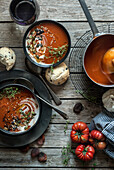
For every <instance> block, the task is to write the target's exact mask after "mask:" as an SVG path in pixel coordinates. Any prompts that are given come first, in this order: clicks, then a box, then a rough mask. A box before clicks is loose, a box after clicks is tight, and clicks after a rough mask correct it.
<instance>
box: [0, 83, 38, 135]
mask: <svg viewBox="0 0 114 170" xmlns="http://www.w3.org/2000/svg"><path fill="white" fill-rule="evenodd" d="M9 87H19V88H23V89H25V90H28V91H29V92H30V93H31V94H32V96H33V97H34V101H35V105H38V109H37V113H36V116H35V117H34V118H35V119H34V123H33V124H32V125H31V126H30V128H29V129H27V130H24V131H18V132H15V131H10V130H9V131H8V130H5V129H3V128H1V127H0V131H1V132H2V133H5V134H7V135H12V136H15V135H22V134H25V133H27V132H29V131H30V130H31V129H32V128H33V127H34V126H35V125H36V124H37V123H38V120H39V117H40V111H41V106H40V100H39V99H38V98H37V97H36V95H35V94H34V93H33V92H32V91H31V90H30V89H29V88H28V87H26V86H24V85H21V84H7V85H3V86H1V88H0V92H1V91H2V90H3V89H5V88H9ZM0 121H3V120H0Z"/></svg>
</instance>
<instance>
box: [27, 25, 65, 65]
mask: <svg viewBox="0 0 114 170" xmlns="http://www.w3.org/2000/svg"><path fill="white" fill-rule="evenodd" d="M67 50H68V37H67V35H66V33H65V31H64V30H63V29H62V28H61V27H60V26H58V25H57V24H54V23H50V22H45V23H41V24H39V25H38V26H35V27H34V28H33V29H32V30H31V31H30V32H29V33H28V35H27V38H26V51H27V53H28V54H29V56H30V57H31V59H32V60H34V61H35V62H37V63H40V64H46V65H47V64H48V65H49V64H50V65H52V64H54V63H57V62H59V61H60V60H61V59H62V58H63V57H64V56H65V54H66V52H67Z"/></svg>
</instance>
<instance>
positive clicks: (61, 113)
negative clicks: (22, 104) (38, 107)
mask: <svg viewBox="0 0 114 170" xmlns="http://www.w3.org/2000/svg"><path fill="white" fill-rule="evenodd" d="M36 96H37V97H38V98H39V99H40V100H42V101H43V102H44V103H46V104H47V105H48V106H50V107H51V108H52V109H54V110H55V111H56V112H57V113H59V114H60V115H61V116H62V117H63V118H64V119H66V120H67V119H68V118H69V117H68V115H67V114H66V113H64V112H63V111H62V110H60V109H58V108H57V107H56V106H54V105H52V104H51V103H49V102H47V101H46V100H44V99H43V98H42V97H40V96H38V95H37V94H36Z"/></svg>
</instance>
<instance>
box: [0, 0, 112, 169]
mask: <svg viewBox="0 0 114 170" xmlns="http://www.w3.org/2000/svg"><path fill="white" fill-rule="evenodd" d="M10 2H11V0H7V1H4V0H0V47H2V46H6V47H11V48H12V49H13V50H14V51H15V53H16V56H17V59H16V65H15V67H14V69H15V68H18V69H24V70H26V66H25V63H24V59H25V55H24V53H23V48H22V39H23V35H24V33H25V31H26V29H27V26H25V27H24V26H19V25H17V24H15V23H14V22H13V21H12V20H11V18H10V15H9V4H10ZM38 2H39V5H40V10H41V11H40V16H39V19H53V20H56V21H59V22H60V23H61V24H63V25H64V26H65V27H66V29H67V30H68V31H69V33H70V36H71V41H72V47H73V45H74V44H75V42H76V41H77V39H78V38H79V37H80V36H81V35H82V34H84V33H85V32H86V31H87V30H89V29H90V27H89V25H88V22H87V20H86V18H85V15H84V13H83V11H82V9H81V7H80V4H79V2H78V0H76V1H74V0H57V1H54V0H48V1H47V0H38ZM86 3H87V6H88V8H89V10H90V12H91V14H92V16H93V18H94V21H95V22H96V24H97V26H100V25H102V24H105V23H109V22H114V0H91V1H90V0H86ZM71 50H72V49H71ZM65 63H66V64H68V58H67V59H66V60H65ZM2 70H4V67H3V66H2V65H0V71H2ZM51 88H52V89H53V90H54V91H55V92H56V94H57V96H59V97H60V99H61V100H62V104H61V105H60V106H59V108H60V109H62V110H64V111H65V112H66V113H67V114H68V115H69V124H68V129H67V130H66V133H64V127H65V126H66V121H65V120H64V119H63V118H61V117H60V116H59V115H58V114H57V113H56V112H55V111H52V114H53V115H55V114H56V116H53V118H52V119H51V121H50V124H49V127H48V129H47V130H46V132H45V143H44V145H43V146H42V147H40V151H42V152H45V153H46V154H47V162H46V163H40V162H38V160H37V159H31V156H30V153H31V150H32V148H33V147H38V145H37V144H36V142H33V143H32V144H30V150H29V151H28V152H27V153H25V154H24V153H21V152H20V150H19V149H18V148H17V149H14V148H6V147H2V146H1V147H0V168H1V169H3V170H5V169H34V168H36V169H38V170H39V169H42V170H44V169H49V170H50V169H51V170H56V169H59V170H60V169H69V170H73V169H82V168H87V169H92V168H95V167H96V169H98V170H100V169H102V168H106V169H111V168H113V167H114V162H113V160H112V159H111V158H110V157H109V156H107V155H106V154H105V153H104V152H103V151H97V153H96V156H95V158H94V160H92V161H90V162H88V163H86V164H84V165H83V163H82V162H81V161H79V160H78V159H77V158H75V156H74V155H73V154H72V153H70V160H69V163H68V165H67V166H65V165H64V164H63V163H62V156H61V150H62V147H63V146H67V145H68V143H70V131H71V127H72V125H73V123H75V122H76V121H79V120H81V121H84V122H86V123H87V124H89V123H90V122H91V120H92V118H93V117H94V116H95V115H97V114H98V113H99V112H100V111H101V108H100V107H98V106H96V105H95V104H93V103H89V102H88V101H87V100H86V99H84V98H83V97H82V96H81V95H79V94H77V93H76V90H75V88H74V86H73V84H72V82H71V80H70V78H69V80H68V81H67V82H66V83H65V84H64V85H61V86H58V87H56V86H51ZM77 102H81V103H82V104H83V106H84V110H83V111H82V112H81V113H80V114H78V115H76V114H75V113H74V112H73V106H74V104H75V103H77Z"/></svg>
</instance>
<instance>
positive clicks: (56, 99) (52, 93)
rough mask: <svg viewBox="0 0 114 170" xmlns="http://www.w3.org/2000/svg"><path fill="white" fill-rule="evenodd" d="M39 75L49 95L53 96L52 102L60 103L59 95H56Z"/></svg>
mask: <svg viewBox="0 0 114 170" xmlns="http://www.w3.org/2000/svg"><path fill="white" fill-rule="evenodd" d="M39 77H40V78H41V80H42V81H43V83H44V84H45V85H46V87H47V89H48V90H49V93H50V94H51V97H52V98H53V100H54V102H55V104H56V105H60V104H61V103H62V102H61V100H60V99H59V97H57V95H56V94H55V93H54V92H53V91H52V90H51V88H50V87H49V86H48V85H47V83H46V82H45V80H44V79H43V78H42V76H41V75H39Z"/></svg>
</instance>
